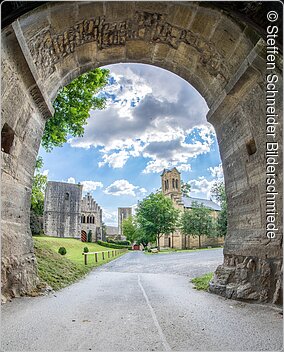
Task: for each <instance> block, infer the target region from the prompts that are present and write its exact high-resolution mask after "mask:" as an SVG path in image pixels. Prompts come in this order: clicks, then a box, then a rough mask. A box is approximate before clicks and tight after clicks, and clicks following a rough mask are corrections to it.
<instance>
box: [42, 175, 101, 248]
mask: <svg viewBox="0 0 284 352" xmlns="http://www.w3.org/2000/svg"><path fill="white" fill-rule="evenodd" d="M82 191H83V185H80V184H72V183H66V182H56V181H49V182H48V183H47V187H46V191H45V199H44V234H45V235H47V236H55V237H73V238H78V239H81V240H82V241H83V242H86V241H87V239H88V237H87V236H88V233H89V231H90V230H91V231H92V242H96V241H97V240H102V222H103V221H102V209H101V207H100V206H99V205H98V204H97V203H96V201H95V200H94V198H93V197H92V196H91V194H90V193H87V194H86V195H85V196H84V197H83V198H82Z"/></svg>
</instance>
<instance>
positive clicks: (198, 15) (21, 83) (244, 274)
mask: <svg viewBox="0 0 284 352" xmlns="http://www.w3.org/2000/svg"><path fill="white" fill-rule="evenodd" d="M1 50H2V122H1V123H2V125H1V128H2V127H3V126H4V124H5V123H6V124H7V125H8V127H9V131H10V133H11V134H12V135H13V143H12V145H11V146H10V148H9V151H8V152H7V151H6V150H4V151H2V160H3V161H2V171H3V172H2V285H3V289H2V293H3V294H4V295H6V296H8V295H11V296H17V295H20V294H25V293H28V292H29V291H30V290H32V289H33V288H34V287H35V285H36V283H37V276H36V260H35V257H34V254H33V243H32V237H31V234H30V230H29V207H30V196H31V184H32V177H33V172H34V167H35V160H36V156H37V153H38V149H39V145H40V141H41V137H42V133H43V129H44V124H45V121H46V119H47V118H49V117H50V116H51V115H52V113H53V108H52V101H53V100H54V99H55V97H56V94H57V91H58V89H59V88H60V87H62V86H64V85H66V84H67V83H69V82H70V81H71V80H72V79H74V78H75V77H77V76H78V75H80V74H82V73H83V72H86V71H88V70H90V69H93V68H95V67H98V66H102V65H107V64H111V63H118V62H140V63H146V64H151V65H156V66H159V67H162V68H165V69H168V70H170V71H172V72H174V73H176V74H177V75H179V76H181V77H182V78H184V79H185V80H187V81H188V82H189V83H190V84H192V85H193V86H194V87H195V88H196V89H197V90H198V91H199V92H200V94H201V95H202V96H203V97H204V98H205V100H206V102H207V104H208V106H209V108H210V111H209V113H208V116H207V118H208V121H209V122H211V123H212V124H213V126H214V127H215V130H216V133H217V138H218V143H219V148H220V154H221V159H222V163H223V168H224V176H225V183H226V189H227V195H228V211H229V224H228V235H227V240H226V244H225V248H224V263H223V265H222V266H220V267H219V268H218V270H217V271H216V276H215V279H214V282H213V284H212V285H211V290H212V291H213V292H217V293H220V294H223V295H225V296H227V297H233V298H242V299H255V300H259V301H273V302H277V301H279V299H280V298H281V295H280V291H281V290H280V286H281V274H280V273H281V264H282V260H281V257H282V251H281V241H282V236H281V229H282V222H281V219H280V216H279V217H278V218H277V222H278V223H277V226H278V229H279V234H278V235H277V236H276V238H274V239H271V240H269V239H268V238H267V237H266V235H265V232H264V229H265V223H266V218H265V173H264V171H265V166H266V165H265V138H266V136H265V100H264V92H265V86H264V75H265V69H266V67H265V42H264V41H263V39H262V38H261V35H260V34H258V33H257V31H254V30H253V29H252V27H251V26H250V25H248V24H247V23H243V22H242V21H241V20H236V19H232V18H230V17H229V16H227V15H226V14H225V13H224V12H223V11H222V10H220V9H219V8H218V7H217V6H214V5H211V4H206V3H203V4H199V3H195V2H184V3H182V2H179V3H173V2H168V3H167V2H119V3H117V2H97V3H95V2H50V3H46V4H44V5H42V6H40V7H38V8H36V9H35V10H33V11H31V12H28V13H26V14H24V15H23V16H22V17H20V18H18V19H17V20H16V21H14V22H13V23H12V24H11V25H8V26H7V27H6V28H5V29H4V30H3V31H2V49H1ZM280 68H281V65H280V63H279V64H278V63H277V65H276V67H275V70H274V71H275V72H276V73H277V74H278V76H279V79H280V81H281V80H282V75H281V72H280ZM281 87H282V84H281V82H279V89H281ZM281 102H282V98H281V94H280V93H279V101H278V107H279V111H278V114H279V116H281V111H280V104H281ZM280 133H281V131H280V125H279V135H280ZM251 146H253V147H251ZM280 154H281V153H280ZM280 160H281V159H280V158H279V163H280ZM281 170H282V167H281V166H280V165H279V170H278V171H277V172H278V177H279V179H281V177H282V174H281ZM279 188H280V182H279ZM279 194H281V189H279ZM277 202H278V203H277V207H278V209H281V200H280V197H279V198H278V200H277ZM280 212H281V211H279V213H280Z"/></svg>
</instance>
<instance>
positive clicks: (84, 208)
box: [81, 193, 103, 242]
mask: <svg viewBox="0 0 284 352" xmlns="http://www.w3.org/2000/svg"><path fill="white" fill-rule="evenodd" d="M102 217H103V212H102V209H101V207H100V206H99V205H98V204H97V202H96V201H95V200H94V198H93V197H92V195H91V194H90V193H87V194H86V195H85V196H84V197H83V199H82V200H81V240H82V241H84V239H85V238H86V240H87V236H88V233H89V231H92V242H96V241H97V240H102V226H103V219H102ZM84 242H85V241H84Z"/></svg>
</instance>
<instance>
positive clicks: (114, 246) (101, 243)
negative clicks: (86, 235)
mask: <svg viewBox="0 0 284 352" xmlns="http://www.w3.org/2000/svg"><path fill="white" fill-rule="evenodd" d="M97 243H98V244H99V245H100V246H104V247H108V248H114V249H122V248H127V249H131V246H123V245H120V244H115V243H108V242H104V241H100V240H99V241H98V242H97Z"/></svg>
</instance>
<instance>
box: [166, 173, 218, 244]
mask: <svg viewBox="0 0 284 352" xmlns="http://www.w3.org/2000/svg"><path fill="white" fill-rule="evenodd" d="M161 182H162V192H163V194H164V195H165V196H166V197H169V198H171V199H172V201H173V204H174V206H175V207H176V208H178V209H179V210H182V211H189V210H190V209H191V208H192V203H193V202H196V203H197V204H201V203H202V204H203V205H204V206H206V207H207V208H209V209H211V211H212V212H211V215H212V217H214V218H217V216H218V212H219V211H220V210H221V208H220V206H219V205H218V204H216V203H215V202H213V201H212V200H208V199H201V198H193V197H186V196H183V194H182V190H181V178H180V172H179V171H178V170H177V169H176V168H175V167H174V168H173V169H171V170H166V169H165V170H164V171H163V173H162V175H161ZM223 243H224V238H223V237H213V238H209V237H207V236H201V246H202V247H207V246H220V245H223ZM198 246H199V243H198V238H197V237H193V236H185V235H183V234H182V233H181V232H180V231H179V230H176V231H175V232H174V233H172V234H169V235H163V236H161V238H160V247H161V248H176V249H186V248H195V247H198Z"/></svg>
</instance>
